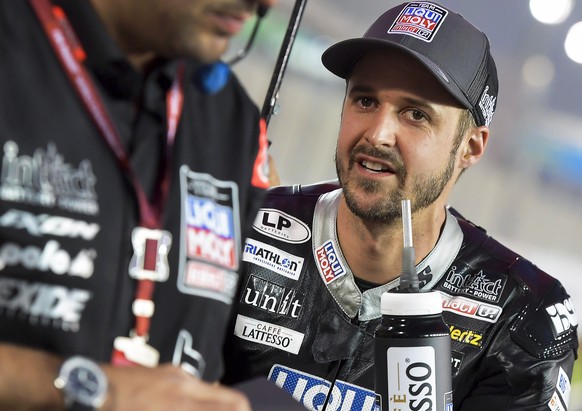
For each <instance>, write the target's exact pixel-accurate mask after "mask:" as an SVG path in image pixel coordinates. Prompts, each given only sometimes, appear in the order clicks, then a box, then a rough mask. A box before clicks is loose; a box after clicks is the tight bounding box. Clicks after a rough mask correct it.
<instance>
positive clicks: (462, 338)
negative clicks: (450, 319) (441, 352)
mask: <svg viewBox="0 0 582 411" xmlns="http://www.w3.org/2000/svg"><path fill="white" fill-rule="evenodd" d="M449 331H450V333H451V340H453V341H458V342H460V343H463V344H467V345H470V346H472V347H477V348H481V346H482V345H483V334H479V333H478V332H476V331H473V330H466V329H463V328H460V327H455V326H454V325H450V326H449Z"/></svg>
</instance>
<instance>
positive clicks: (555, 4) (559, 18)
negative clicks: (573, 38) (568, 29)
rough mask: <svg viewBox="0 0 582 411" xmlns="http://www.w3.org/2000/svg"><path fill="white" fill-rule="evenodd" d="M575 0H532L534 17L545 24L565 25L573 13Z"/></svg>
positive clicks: (530, 7) (531, 9)
mask: <svg viewBox="0 0 582 411" xmlns="http://www.w3.org/2000/svg"><path fill="white" fill-rule="evenodd" d="M573 3H574V1H573V0H551V1H550V0H530V2H529V9H530V12H531V14H532V16H533V17H534V18H535V19H536V20H537V21H539V22H541V23H544V24H560V23H563V22H564V21H565V20H566V19H567V18H568V16H569V15H570V12H571V11H572V6H573V5H574V4H573Z"/></svg>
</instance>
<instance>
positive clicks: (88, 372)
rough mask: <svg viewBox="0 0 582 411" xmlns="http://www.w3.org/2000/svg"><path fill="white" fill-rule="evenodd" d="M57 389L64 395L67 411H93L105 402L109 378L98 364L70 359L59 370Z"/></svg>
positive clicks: (78, 357) (56, 382)
mask: <svg viewBox="0 0 582 411" xmlns="http://www.w3.org/2000/svg"><path fill="white" fill-rule="evenodd" d="M54 384H55V387H57V389H59V390H60V391H61V392H62V393H63V398H64V400H65V409H66V410H67V411H93V410H96V409H98V408H99V407H101V406H102V405H103V403H104V402H105V398H106V397H107V377H106V375H105V373H104V372H103V370H102V369H101V368H100V367H99V365H97V363H96V362H94V361H92V360H90V359H88V358H86V357H81V356H74V357H70V358H68V359H67V360H65V362H63V364H62V365H61V368H60V369H59V374H58V376H57V378H56V379H55V382H54Z"/></svg>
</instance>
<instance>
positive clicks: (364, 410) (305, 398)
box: [268, 364, 380, 411]
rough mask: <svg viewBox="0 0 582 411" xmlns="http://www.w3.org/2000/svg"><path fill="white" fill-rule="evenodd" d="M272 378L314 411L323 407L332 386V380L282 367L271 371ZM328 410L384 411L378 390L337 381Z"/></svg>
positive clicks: (270, 378)
mask: <svg viewBox="0 0 582 411" xmlns="http://www.w3.org/2000/svg"><path fill="white" fill-rule="evenodd" d="M268 379H269V380H270V381H273V382H274V383H275V384H276V385H277V386H278V387H280V388H281V389H283V390H285V391H287V392H288V393H289V394H291V395H292V396H293V398H295V400H297V401H299V402H300V403H301V404H302V405H303V406H304V407H306V408H307V409H309V410H312V411H319V410H321V409H322V408H323V405H324V403H325V399H326V397H327V394H328V392H329V390H330V386H331V384H330V382H329V381H327V380H325V379H323V378H321V377H317V376H315V375H311V374H307V373H304V372H302V371H298V370H295V369H293V368H288V367H285V366H282V365H278V364H275V365H274V366H273V367H272V368H271V371H270V372H269V376H268ZM325 410H326V411H344V410H358V411H360V410H361V411H380V407H379V405H378V404H376V394H375V393H374V391H371V390H368V389H366V388H363V387H359V386H357V385H353V384H349V383H347V382H344V381H340V380H336V382H335V384H334V385H333V388H331V394H330V399H329V403H328V404H327V407H326V408H325Z"/></svg>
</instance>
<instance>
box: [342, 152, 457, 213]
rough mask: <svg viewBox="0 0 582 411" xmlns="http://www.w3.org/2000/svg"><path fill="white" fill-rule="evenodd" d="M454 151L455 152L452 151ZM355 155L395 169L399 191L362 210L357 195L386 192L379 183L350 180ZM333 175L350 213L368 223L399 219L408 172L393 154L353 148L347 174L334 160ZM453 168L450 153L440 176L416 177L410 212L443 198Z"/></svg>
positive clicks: (412, 190) (453, 163)
mask: <svg viewBox="0 0 582 411" xmlns="http://www.w3.org/2000/svg"><path fill="white" fill-rule="evenodd" d="M454 151H456V150H454ZM358 153H366V154H367V155H370V156H373V157H375V158H378V159H384V160H387V161H389V162H390V163H391V164H392V165H393V166H394V170H393V171H394V172H395V176H396V178H397V181H398V187H397V188H395V189H392V190H391V191H389V192H386V193H385V195H384V196H383V198H382V200H381V201H377V202H375V203H374V204H372V205H371V206H366V207H364V206H362V204H359V203H358V201H357V196H356V193H357V191H364V192H367V193H381V192H382V191H383V190H385V188H384V187H383V184H382V183H381V182H378V181H371V180H358V179H355V178H350V177H349V171H350V170H352V169H353V167H354V166H355V164H356V160H355V156H356V154H358ZM335 165H336V172H337V176H338V179H339V182H340V185H341V187H342V189H343V195H344V198H345V200H346V204H347V206H348V208H349V209H350V211H351V212H352V213H354V214H355V215H356V216H357V217H359V218H361V219H362V220H364V221H367V222H371V223H382V224H391V223H393V222H394V221H396V220H399V219H401V217H402V206H401V202H402V200H404V199H405V197H404V183H405V181H406V177H407V174H408V173H407V171H406V168H405V166H404V164H403V163H402V161H401V159H400V158H399V157H398V156H397V155H396V154H394V152H392V151H390V152H383V151H376V150H375V149H369V148H368V149H366V148H365V147H363V146H360V147H356V148H355V149H354V150H352V152H351V153H350V158H349V163H348V169H347V170H346V169H345V168H344V167H342V165H341V164H340V161H339V160H338V156H337V150H336V156H335ZM454 168H455V156H454V154H453V153H451V155H450V158H449V161H448V164H447V166H446V167H445V169H444V170H442V172H440V173H438V174H436V175H433V176H429V177H417V178H416V179H415V180H414V181H413V183H412V189H411V197H412V198H410V197H409V198H410V202H411V212H412V213H414V212H416V211H419V210H422V209H424V208H426V207H428V206H430V205H431V204H433V203H434V202H435V201H436V200H437V198H439V196H440V195H441V194H442V192H443V190H444V188H445V186H446V185H447V183H448V182H449V181H450V180H451V178H452V176H453V171H454Z"/></svg>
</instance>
